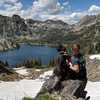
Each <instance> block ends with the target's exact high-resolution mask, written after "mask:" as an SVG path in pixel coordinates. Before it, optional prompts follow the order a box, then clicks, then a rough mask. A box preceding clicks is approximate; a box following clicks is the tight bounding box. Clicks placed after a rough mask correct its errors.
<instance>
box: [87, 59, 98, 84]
mask: <svg viewBox="0 0 100 100" xmlns="http://www.w3.org/2000/svg"><path fill="white" fill-rule="evenodd" d="M87 73H88V74H87V75H88V80H90V81H93V82H94V81H100V60H98V59H93V60H91V59H89V58H88V60H87Z"/></svg>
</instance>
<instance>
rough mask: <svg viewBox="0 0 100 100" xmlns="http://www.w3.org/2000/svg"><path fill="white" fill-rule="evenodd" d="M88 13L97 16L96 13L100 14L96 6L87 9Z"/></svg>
mask: <svg viewBox="0 0 100 100" xmlns="http://www.w3.org/2000/svg"><path fill="white" fill-rule="evenodd" d="M88 12H89V13H90V14H98V13H100V7H99V6H96V5H92V6H91V7H90V8H89V10H88Z"/></svg>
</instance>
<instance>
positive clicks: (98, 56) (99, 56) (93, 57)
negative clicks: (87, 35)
mask: <svg viewBox="0 0 100 100" xmlns="http://www.w3.org/2000/svg"><path fill="white" fill-rule="evenodd" d="M89 58H90V59H98V60H100V54H96V55H91V56H90V57H89Z"/></svg>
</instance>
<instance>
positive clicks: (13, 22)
mask: <svg viewBox="0 0 100 100" xmlns="http://www.w3.org/2000/svg"><path fill="white" fill-rule="evenodd" d="M99 26H100V14H99V15H92V16H89V15H87V16H85V17H84V18H82V19H81V20H80V21H79V23H77V24H75V25H69V24H67V23H65V22H63V21H61V20H57V21H54V20H46V21H36V20H32V19H26V20H25V19H23V18H21V17H20V16H18V15H13V16H12V17H7V16H2V15H0V38H15V37H16V36H17V37H20V36H29V37H31V39H32V40H38V41H44V42H46V43H67V44H69V43H72V42H78V43H81V45H82V46H83V47H85V51H87V52H92V53H93V52H94V51H96V52H100V48H99V46H100V39H99V38H100V27H99ZM90 48H92V49H93V50H92V51H91V49H90Z"/></svg>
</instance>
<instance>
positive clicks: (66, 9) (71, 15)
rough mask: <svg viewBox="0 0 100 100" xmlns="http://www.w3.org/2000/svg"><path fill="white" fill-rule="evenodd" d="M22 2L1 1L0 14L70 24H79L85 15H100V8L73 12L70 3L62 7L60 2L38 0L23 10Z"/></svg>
mask: <svg viewBox="0 0 100 100" xmlns="http://www.w3.org/2000/svg"><path fill="white" fill-rule="evenodd" d="M23 6H24V5H23V4H22V3H21V0H0V8H3V9H0V14H2V15H7V16H12V15H13V14H18V15H20V16H21V17H23V18H33V19H36V20H47V19H53V20H63V21H65V22H67V23H69V24H73V23H76V22H78V21H79V20H80V19H81V18H82V17H84V16H85V15H88V14H89V15H91V14H98V13H100V7H99V6H96V5H92V6H90V8H89V9H87V10H86V11H74V12H72V11H71V6H70V4H69V2H68V1H66V2H64V3H63V4H62V5H61V4H60V3H59V2H58V0H36V1H34V2H33V5H32V6H30V7H29V8H27V9H23Z"/></svg>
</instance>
